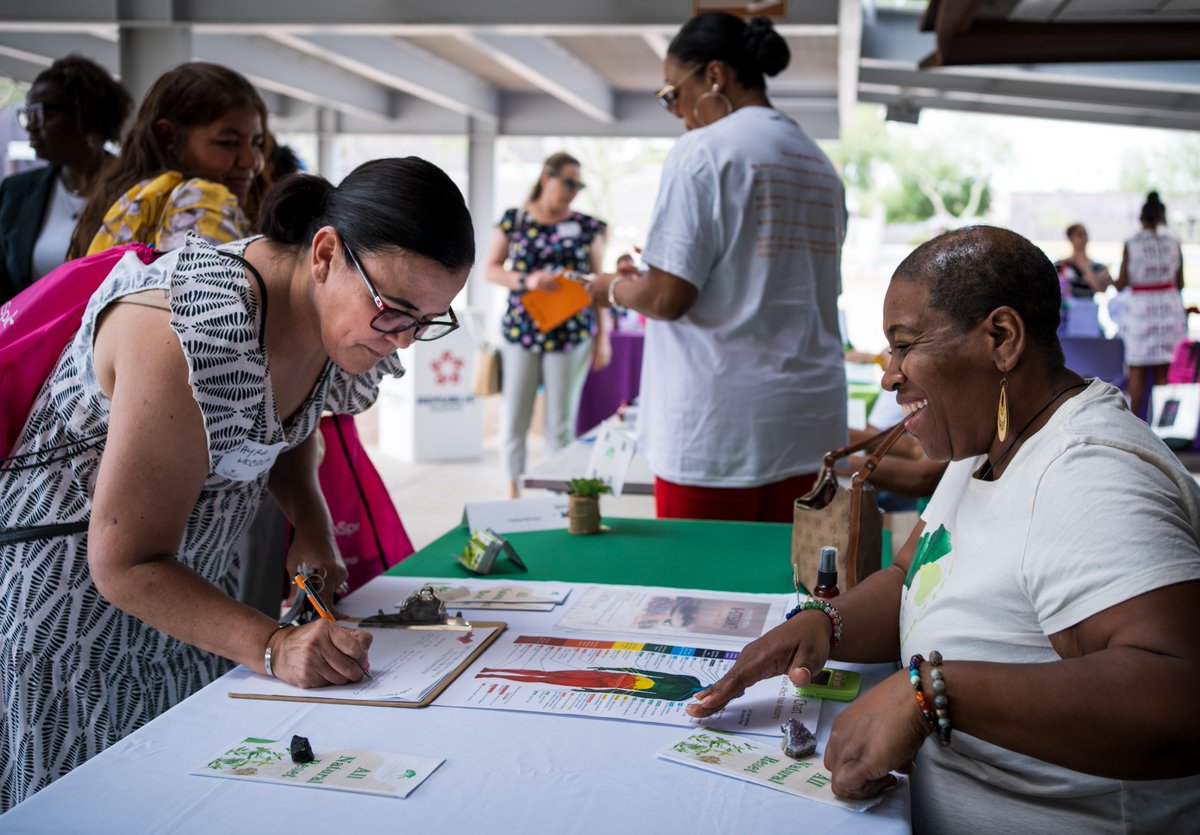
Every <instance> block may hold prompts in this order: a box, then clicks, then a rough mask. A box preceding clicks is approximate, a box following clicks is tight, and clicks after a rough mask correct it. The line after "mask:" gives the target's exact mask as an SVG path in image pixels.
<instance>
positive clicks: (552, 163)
mask: <svg viewBox="0 0 1200 835" xmlns="http://www.w3.org/2000/svg"><path fill="white" fill-rule="evenodd" d="M579 178H580V166H579V160H577V159H575V158H574V157H572V156H571V155H569V154H566V153H562V152H559V153H556V154H551V155H550V156H549V157H548V158H547V159H546V161H545V162H544V163H543V164H542V172H541V174H540V175H539V176H538V180H537V182H536V183H534V186H533V191H531V192H530V194H529V199H528V200H527V201H526V202H525V206H524V207H523V208H520V209H516V208H513V209H509V210H508V211H506V212H505V213H504V215H503V217H501V218H500V223H499V225H498V226H497V227H496V230H495V232H494V233H493V235H492V241H491V243H490V244H489V246H488V253H487V259H486V270H487V272H486V276H487V279H488V281H490V282H492V283H493V284H498V285H500V286H501V287H503V288H505V289H506V290H508V291H509V293H508V307H507V308H506V310H505V312H504V318H503V319H502V321H501V323H500V327H501V335H502V336H503V341H502V342H501V347H500V354H501V366H502V367H503V369H504V384H503V390H504V416H503V419H502V425H501V443H502V444H503V451H502V458H503V465H504V468H505V472H506V473H507V474H508V479H509V483H508V495H509V498H516V496H518V495H519V493H520V489H519V487H518V481H517V480H518V479H519V478H520V476H521V473H523V472H524V471H525V457H526V456H525V436H526V435H527V434H528V433H529V424H530V422H531V421H532V419H533V405H534V399H535V398H536V397H537V388H538V384H539V383H541V385H542V387H543V391H544V392H545V400H544V404H543V405H544V414H543V418H542V420H543V424H544V426H545V435H546V453H547V455H551V454H553V453H555V452H557V451H558V450H560V449H562V448H563V447H565V446H567V444H569V443H571V441H572V439H573V438H574V436H575V416H576V414H577V413H578V411H579V398H580V396H581V395H582V394H583V384H584V381H585V380H586V379H587V373H588V369H589V367H590V368H591V369H593V370H596V371H599V370H600V369H602V368H604V367H605V366H607V365H608V362H609V360H610V359H611V357H612V346H611V343H610V341H609V332H610V330H611V323H610V322H609V319H608V316H607V315H595V312H593V309H592V308H591V307H584V308H583V309H582V310H580V311H579V312H578V313H577V314H575V315H574V316H572V317H570V318H569V319H567V320H566V321H565V322H563V323H562V324H561V325H559V326H557V327H555V328H554V329H553V330H551V331H549V332H542V331H541V330H540V329H539V328H538V326H537V325H536V324H535V323H534V321H533V319H532V318H531V317H530V315H529V312H528V311H527V310H526V309H525V305H524V304H523V303H522V301H521V299H522V296H524V294H525V293H526V292H528V291H530V290H541V289H552V288H553V287H554V286H555V283H556V282H557V281H558V280H559V279H557V278H555V275H556V273H559V272H561V271H562V270H571V271H575V272H582V273H593V272H597V271H598V270H599V269H600V260H601V258H602V257H603V255H604V243H605V240H604V236H605V224H604V222H603V221H600V220H597V219H596V218H594V217H590V216H588V215H585V214H583V213H582V212H576V211H573V210H572V209H571V202H572V201H573V200H574V199H575V197H576V196H577V195H578V194H579V192H580V191H581V190H582V189H583V187H584V185H583V182H582V181H581V180H580V179H579ZM593 331H595V339H593V338H592V333H593Z"/></svg>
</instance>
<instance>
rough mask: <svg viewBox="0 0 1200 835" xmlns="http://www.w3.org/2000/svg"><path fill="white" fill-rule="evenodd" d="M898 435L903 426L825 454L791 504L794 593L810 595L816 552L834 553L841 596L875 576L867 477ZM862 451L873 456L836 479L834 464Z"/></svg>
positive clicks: (876, 533)
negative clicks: (827, 550)
mask: <svg viewBox="0 0 1200 835" xmlns="http://www.w3.org/2000/svg"><path fill="white" fill-rule="evenodd" d="M903 434H904V421H901V422H900V423H898V424H896V425H895V426H893V427H892V428H891V429H886V430H884V431H883V432H880V433H879V434H878V435H872V436H871V437H870V438H867V439H866V440H865V441H860V442H859V443H857V444H851V445H849V446H844V447H842V448H841V449H835V450H833V451H832V452H830V453H828V454H826V456H825V460H824V461H823V462H822V464H821V472H820V473H819V474H818V475H817V483H816V484H815V485H814V486H813V489H812V490H811V491H809V493H808V494H807V495H805V496H801V497H800V498H798V499H796V506H795V510H794V511H793V517H792V577H793V579H794V580H795V582H796V587H797V589H799V588H800V587H801V586H803V587H804V588H806V589H809V590H810V591H811V590H812V588H813V587H814V586H815V585H816V583H817V563H818V561H819V560H820V556H821V548H822V547H823V546H826V545H832V546H833V547H835V548H837V549H838V565H837V569H838V583H839V585H840V586H841V589H842V591H846V590H847V589H850V588H852V587H853V586H854V585H856V584H857V583H859V582H860V581H862V580H864V579H865V578H866V577H867V575H868V574H871V573H872V572H875V571H878V570H879V567H880V559H881V554H882V550H883V512H882V511H880V509H879V506H878V505H877V504H876V503H875V487H874V486H873V485H872V484H870V483H869V482H868V481H867V479H869V478H870V477H871V473H872V472H874V470H875V467H876V466H877V465H878V464H879V459H880V458H882V457H883V456H884V455H886V454H887V451H888V450H889V449H891V448H892V444H894V443H895V442H896V441H897V440H899V438H900V436H901V435H903ZM864 449H873V450H874V452H873V453H872V454H871V456H870V457H869V458H868V459H867V461H866V463H865V464H863V466H862V469H860V470H859V471H858V472H856V473H855V474H854V476H853V477H852V478H849V479H847V478H844V477H839V476H838V474H837V472H836V471H835V470H834V465H835V464H836V463H837V461H838V459H840V458H844V457H845V456H847V455H852V454H854V453H855V452H860V451H862V450H864Z"/></svg>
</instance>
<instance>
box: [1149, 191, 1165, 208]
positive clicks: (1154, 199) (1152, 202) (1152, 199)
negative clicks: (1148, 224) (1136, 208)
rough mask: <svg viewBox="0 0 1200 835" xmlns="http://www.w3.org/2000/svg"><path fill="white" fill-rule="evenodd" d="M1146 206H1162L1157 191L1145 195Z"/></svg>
mask: <svg viewBox="0 0 1200 835" xmlns="http://www.w3.org/2000/svg"><path fill="white" fill-rule="evenodd" d="M1146 205H1148V206H1161V205H1162V199H1161V198H1160V197H1159V196H1158V192H1157V191H1152V192H1150V193H1149V194H1147V195H1146Z"/></svg>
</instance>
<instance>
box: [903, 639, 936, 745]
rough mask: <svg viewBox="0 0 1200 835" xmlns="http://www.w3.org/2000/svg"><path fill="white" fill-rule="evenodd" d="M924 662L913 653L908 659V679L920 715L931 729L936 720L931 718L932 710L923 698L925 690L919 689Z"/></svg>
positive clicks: (934, 725) (934, 726)
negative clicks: (915, 697)
mask: <svg viewBox="0 0 1200 835" xmlns="http://www.w3.org/2000/svg"><path fill="white" fill-rule="evenodd" d="M924 663H925V659H924V658H923V657H921V656H920V655H914V656H913V657H912V658H910V659H909V660H908V680H909V682H910V683H911V684H912V689H913V692H914V693H916V695H917V707H919V708H921V715H922V716H924V717H925V721H926V722H928V723H929V727H930V728H931V729H933V728H936V727H937V721H936V720H935V719H934V718H933V711H932V710H930V709H929V702H928V701H926V700H925V692H924V691H923V690H922V689H921V665H922V664H924Z"/></svg>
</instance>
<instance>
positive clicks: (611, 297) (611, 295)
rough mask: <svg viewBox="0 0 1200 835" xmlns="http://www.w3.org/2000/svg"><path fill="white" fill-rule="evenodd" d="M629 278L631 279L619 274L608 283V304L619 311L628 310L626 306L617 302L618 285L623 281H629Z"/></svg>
mask: <svg viewBox="0 0 1200 835" xmlns="http://www.w3.org/2000/svg"><path fill="white" fill-rule="evenodd" d="M628 280H629V276H627V275H618V276H616V277H615V278H613V280H612V282H611V283H610V284H609V285H608V306H609V307H611V308H612V309H613V310H615V311H617V313H624V312H625V310H626V308H624V307H622V306H621V305H619V304H618V303H617V285H618V284H620V283H621V282H622V281H628Z"/></svg>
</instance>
